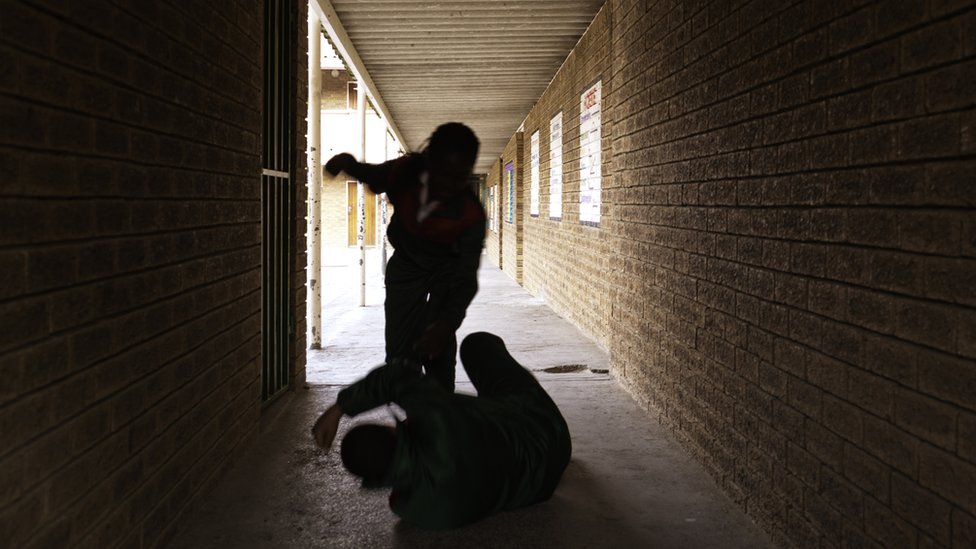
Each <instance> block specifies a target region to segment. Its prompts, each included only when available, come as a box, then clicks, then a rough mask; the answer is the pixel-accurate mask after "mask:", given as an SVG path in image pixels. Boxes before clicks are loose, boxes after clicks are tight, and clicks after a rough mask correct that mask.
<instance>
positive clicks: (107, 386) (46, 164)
mask: <svg viewBox="0 0 976 549" xmlns="http://www.w3.org/2000/svg"><path fill="white" fill-rule="evenodd" d="M237 6H238V7H237V9H217V8H215V7H213V6H211V4H209V3H185V2H150V3H143V2H122V1H118V2H98V1H94V0H93V1H88V2H71V3H65V2H40V1H38V2H15V1H11V2H5V3H4V7H3V11H4V15H3V17H2V19H0V72H2V73H3V74H4V75H5V76H4V78H2V79H0V166H2V168H0V196H2V200H0V226H2V231H0V377H2V378H3V383H2V384H0V438H2V440H3V445H2V448H0V538H2V539H3V540H4V544H5V545H9V546H10V547H41V546H44V547H67V546H72V547H73V546H79V547H99V548H101V547H114V546H119V545H123V544H124V545H126V546H142V547H153V546H156V545H157V544H158V543H159V542H160V541H161V540H165V539H166V537H167V534H168V533H169V532H171V531H172V528H173V525H174V522H175V521H176V520H177V518H178V517H179V516H180V515H181V514H182V513H184V512H186V510H187V509H188V506H189V505H190V504H192V502H193V501H194V500H195V498H196V497H197V496H198V495H199V494H201V493H202V492H204V491H205V490H206V489H207V488H208V486H209V485H210V484H211V483H212V482H213V479H215V478H217V477H218V476H219V474H220V472H221V471H223V470H224V469H225V468H226V467H227V466H228V464H229V463H231V461H232V458H233V456H234V455H235V453H237V452H238V451H239V449H240V448H241V446H242V445H243V444H246V442H247V441H248V439H249V438H250V437H251V436H252V435H253V434H254V430H255V426H256V423H257V420H258V416H259V410H260V403H259V400H260V388H259V380H260V363H261V357H260V353H261V333H260V332H261V317H260V308H261V289H260V285H261V270H260V260H261V246H260V238H261V224H260V217H261V207H260V196H261V191H260V177H259V174H260V170H261V159H260V151H261V108H262V107H261V88H260V86H261V82H262V66H261V59H262V43H261V39H260V37H261V36H262V35H263V33H262V27H263V16H262V3H261V2H254V1H252V2H243V3H238V4H237ZM303 9H304V8H302V9H300V10H299V11H300V12H303ZM304 17H305V16H304V13H299V14H298V15H297V18H296V20H298V21H304ZM297 28H300V29H304V23H303V24H301V25H298V26H297ZM303 34H304V33H300V38H301V40H300V43H299V44H298V45H297V50H298V51H302V52H304V36H301V35H303ZM295 63H296V67H295V74H296V82H301V81H302V80H304V75H305V74H306V72H305V69H304V68H303V67H302V66H301V65H303V64H304V63H305V61H304V55H301V56H297V55H296V59H295ZM299 75H300V76H299ZM297 88H298V89H297V91H296V94H297V95H300V96H301V97H304V90H303V89H302V88H301V86H300V85H298V86H297ZM298 103H299V104H298V105H296V107H295V108H296V112H295V118H294V120H295V121H296V143H295V151H296V153H295V154H296V158H297V157H299V156H301V155H303V154H304V150H305V146H304V137H303V136H304V121H303V120H304V116H305V114H304V113H305V111H304V108H305V107H304V104H302V103H301V102H298ZM294 165H295V166H298V167H301V168H302V169H304V165H305V161H304V159H300V160H296V161H295V162H294ZM304 177H305V176H304V174H303V173H300V172H299V173H296V174H295V180H296V181H299V182H304V181H305V179H304ZM301 188H302V186H301V185H299V186H298V190H296V192H295V195H294V197H293V198H294V200H293V204H294V205H295V211H296V212H299V211H304V207H305V206H304V191H303V190H301ZM303 217H304V215H299V216H296V217H295V223H296V225H295V226H294V227H293V229H292V231H293V235H296V236H295V246H294V249H296V250H302V249H304V241H303V238H302V237H301V236H300V235H302V234H303V233H304V221H303ZM304 261H305V260H304V257H303V254H296V256H295V257H294V281H293V292H294V295H293V299H294V304H295V309H296V321H297V325H296V329H295V336H294V346H293V347H294V350H293V352H294V360H293V370H294V372H293V373H294V375H295V376H296V378H299V379H300V378H303V376H304V374H303V372H304V352H303V351H304V334H305V329H304V325H303V323H302V321H301V319H302V318H304V312H303V311H304V305H303V303H304V296H305V290H304V284H305V275H304Z"/></svg>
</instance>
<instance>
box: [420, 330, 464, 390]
mask: <svg viewBox="0 0 976 549" xmlns="http://www.w3.org/2000/svg"><path fill="white" fill-rule="evenodd" d="M456 357H457V336H453V335H452V336H451V339H450V341H449V342H448V343H447V345H446V346H445V347H444V351H443V352H442V353H441V354H439V355H438V356H436V357H434V358H433V359H431V360H427V361H425V363H424V368H426V369H427V375H429V376H431V377H433V378H434V379H435V380H437V382H438V383H440V384H441V385H442V386H443V387H444V388H445V389H447V390H448V391H450V392H452V393H453V392H454V379H455V373H454V367H455V366H457V358H456Z"/></svg>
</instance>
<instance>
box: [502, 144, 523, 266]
mask: <svg viewBox="0 0 976 549" xmlns="http://www.w3.org/2000/svg"><path fill="white" fill-rule="evenodd" d="M522 158H523V156H522V132H518V133H516V134H515V135H513V136H512V138H511V139H510V140H509V141H508V144H507V145H505V149H504V150H503V151H502V156H501V159H500V162H499V166H500V173H501V185H499V187H498V191H499V192H500V193H501V195H502V196H501V198H500V199H499V200H498V203H499V207H500V208H501V211H500V215H499V216H498V225H500V226H501V255H502V258H501V263H502V270H503V271H505V274H507V275H508V276H510V277H512V278H513V279H515V281H516V282H518V283H519V284H521V283H522V230H523V226H524V225H525V221H524V220H523V219H522V214H523V212H526V211H527V208H525V207H524V206H523V203H522V195H523V193H522V188H523V187H524V184H523V181H522V174H523V173H525V171H524V170H523V166H522ZM509 162H511V163H512V169H513V172H512V173H514V175H515V177H514V179H515V181H514V189H511V190H509V186H510V185H511V182H510V181H508V179H507V178H508V175H507V173H506V171H505V166H506V165H507V164H508V163H509ZM513 198H514V199H513ZM509 212H511V216H512V217H511V222H509Z"/></svg>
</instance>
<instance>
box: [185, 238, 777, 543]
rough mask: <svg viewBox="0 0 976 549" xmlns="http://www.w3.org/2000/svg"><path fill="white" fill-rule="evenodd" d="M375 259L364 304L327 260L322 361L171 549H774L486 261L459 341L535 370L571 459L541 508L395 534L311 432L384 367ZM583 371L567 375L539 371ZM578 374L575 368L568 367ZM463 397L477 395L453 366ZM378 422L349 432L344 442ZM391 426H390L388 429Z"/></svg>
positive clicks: (601, 359)
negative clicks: (469, 340) (498, 343)
mask: <svg viewBox="0 0 976 549" xmlns="http://www.w3.org/2000/svg"><path fill="white" fill-rule="evenodd" d="M377 257H378V255H377V254H376V252H375V251H371V252H370V254H369V259H368V261H367V265H368V266H370V267H371V268H370V269H369V272H370V274H369V276H368V279H367V306H366V307H362V308H360V307H358V306H357V305H358V298H359V292H358V267H353V266H352V265H356V259H357V258H356V257H355V255H354V254H353V253H352V252H350V251H348V250H345V249H343V250H334V251H332V252H331V253H330V254H327V257H326V258H325V264H326V267H325V270H326V273H327V274H326V282H327V284H326V285H325V286H324V292H323V309H324V310H325V311H326V317H325V319H324V320H323V322H324V323H325V324H326V329H325V330H324V333H323V335H324V337H323V350H320V351H310V352H309V365H308V387H307V389H299V390H298V391H295V392H294V393H292V394H290V395H289V397H287V398H285V399H283V400H282V401H280V402H277V403H275V404H274V405H273V406H271V407H270V408H269V409H268V410H267V411H266V412H265V417H264V418H263V419H262V426H261V430H262V433H261V435H260V437H259V439H258V441H257V442H256V443H255V444H254V445H252V446H251V447H250V448H249V449H248V450H247V451H246V453H245V454H244V455H243V456H241V457H240V458H239V460H238V462H237V463H236V464H235V465H234V466H233V467H232V468H231V470H230V471H229V472H228V473H227V475H226V476H225V477H224V478H223V479H222V480H221V481H220V482H219V483H218V484H217V486H216V488H215V489H214V490H213V492H211V494H210V495H208V496H207V497H205V498H204V501H202V502H201V503H200V504H199V505H198V508H197V510H196V512H195V513H194V514H193V516H192V518H190V519H189V520H187V521H186V522H185V523H184V524H182V525H180V531H179V532H178V533H177V535H176V537H175V538H174V539H173V540H172V541H171V542H170V543H169V545H168V546H167V547H169V548H172V549H177V548H179V549H184V548H198V547H199V548H203V547H207V548H209V547H231V548H238V549H251V548H254V549H256V548H290V547H351V548H364V547H424V548H427V547H451V548H455V547H465V548H468V547H492V548H501V547H533V548H536V547H538V548H544V547H552V548H563V547H568V548H575V547H654V548H678V547H681V548H730V547H749V548H752V547H769V546H770V542H769V541H768V538H767V537H766V536H765V535H764V534H763V533H762V532H761V531H760V530H759V529H758V528H757V527H756V526H755V525H754V524H753V523H752V522H751V521H750V520H749V518H748V517H746V516H745V515H744V514H743V513H742V512H741V511H740V510H739V509H738V508H737V507H735V506H734V504H733V503H732V502H731V501H730V500H729V499H728V498H727V497H725V496H724V495H723V494H722V493H721V492H720V491H719V490H718V488H717V487H716V486H715V484H714V483H713V482H712V481H711V479H710V478H709V477H708V475H707V474H706V473H705V471H704V470H703V469H702V468H701V467H700V466H698V464H697V463H695V462H693V461H692V460H691V458H690V457H689V456H688V454H687V453H685V452H684V451H683V450H682V449H681V448H680V447H679V446H678V445H677V443H675V442H674V441H673V440H671V439H670V438H669V436H668V435H667V433H666V432H665V431H664V430H663V429H661V428H660V427H659V426H658V424H657V423H656V422H654V421H653V420H652V419H650V417H649V416H648V415H647V414H646V413H645V412H644V411H643V410H641V408H640V407H639V406H638V405H637V404H636V403H634V402H633V400H631V398H630V397H629V396H628V395H627V394H626V393H625V392H624V391H623V390H622V389H620V388H619V387H618V386H617V384H616V382H615V381H614V380H613V378H612V377H611V376H610V375H608V374H607V373H605V372H606V371H607V368H608V357H607V354H606V352H604V351H603V350H601V349H600V348H599V347H598V346H597V345H595V344H594V343H593V342H591V341H590V340H589V339H587V338H586V337H585V336H584V335H582V334H581V333H580V332H579V331H578V330H577V329H576V328H574V327H573V326H571V325H570V324H569V323H568V322H566V321H564V320H563V319H561V318H560V317H559V316H558V315H556V314H555V313H553V312H552V311H551V310H550V309H549V308H548V307H547V306H546V305H544V304H543V303H542V301H541V300H539V299H537V298H534V297H532V296H531V295H530V294H528V293H527V292H526V291H524V290H523V289H522V288H521V287H519V286H518V285H517V284H516V283H515V282H514V281H513V280H512V279H510V278H509V277H508V276H507V275H505V274H504V273H502V272H501V271H500V270H498V269H497V268H495V267H494V266H492V265H490V264H487V261H484V262H483V264H482V269H481V272H480V284H481V289H480V291H479V293H478V296H477V297H476V298H475V300H474V302H473V303H472V305H471V307H470V309H469V311H468V317H467V319H466V320H465V323H464V325H463V326H462V328H461V333H459V336H462V335H463V334H467V333H470V332H473V331H482V330H483V331H489V332H493V333H495V334H497V335H499V336H501V337H502V338H503V339H504V340H505V341H506V343H507V345H508V347H509V350H510V352H511V353H512V355H513V356H514V357H515V358H516V359H518V360H519V361H520V362H522V363H523V364H524V365H525V366H527V367H528V368H530V369H532V370H534V371H535V373H536V376H537V377H538V378H539V380H540V381H541V382H542V384H543V386H544V387H545V388H546V389H547V390H548V391H549V393H550V394H551V395H552V397H553V399H554V400H555V401H556V403H557V404H558V405H559V407H560V409H561V410H562V412H563V415H564V416H565V418H566V421H567V423H568V424H569V428H570V432H571V433H572V436H573V458H572V461H571V462H570V464H569V467H568V468H567V469H566V472H565V474H564V475H563V479H562V482H561V484H560V486H559V488H557V490H556V493H555V495H554V496H553V498H552V499H551V500H549V501H548V502H545V503H542V504H539V505H536V506H533V507H530V508H526V509H521V510H518V511H514V512H507V513H502V514H499V515H496V516H493V517H490V518H488V519H486V520H483V521H481V522H479V523H477V524H474V525H471V526H468V527H465V528H462V529H458V530H452V531H425V530H421V529H418V528H415V527H412V526H410V525H408V524H404V523H402V522H400V521H399V520H398V519H397V517H396V516H395V515H393V513H392V512H391V511H390V510H389V507H388V506H387V496H388V492H387V491H385V490H379V491H365V490H362V489H360V487H359V484H358V482H357V481H356V480H355V479H354V478H353V477H352V476H351V475H349V474H348V473H346V471H345V470H344V469H343V468H342V466H341V463H340V462H339V458H338V455H337V452H335V451H333V452H332V453H330V454H328V455H326V454H323V453H322V452H321V451H319V450H318V449H316V448H315V446H314V445H313V443H312V440H311V437H310V436H309V429H310V427H311V425H312V422H313V421H314V419H315V418H316V417H317V415H318V414H319V413H320V412H321V411H322V410H323V409H324V408H325V407H327V406H328V405H329V404H331V403H332V402H333V401H334V399H335V395H336V393H337V392H338V390H339V389H340V388H341V387H342V386H344V385H346V384H348V383H349V382H351V381H354V380H356V379H358V378H359V377H361V376H362V375H364V374H365V373H366V372H367V371H368V370H369V369H370V368H371V367H373V366H375V365H376V364H377V363H378V362H379V361H380V360H382V358H383V342H382V340H383V338H382V332H383V308H382V300H383V288H382V277H381V276H380V275H379V271H378V269H377V268H376V264H377V261H376V259H377ZM574 365H582V366H584V368H583V369H582V370H579V371H575V372H570V373H547V372H544V371H543V370H544V369H546V368H551V367H558V366H574ZM564 369H572V368H564ZM458 381H459V383H458V390H459V391H464V392H473V390H472V387H471V385H470V383H469V382H468V381H467V378H466V377H465V376H464V371H463V369H461V368H460V365H459V368H458ZM364 419H372V420H374V421H375V420H377V419H378V420H389V414H388V413H387V412H385V411H383V410H378V411H374V412H371V413H370V414H367V415H366V416H361V417H359V418H356V419H355V420H352V421H344V422H343V425H342V426H341V429H340V433H339V436H340V437H341V436H342V433H343V432H344V431H345V430H346V429H348V428H349V426H350V425H353V424H355V422H356V421H361V420H364ZM391 423H392V422H391Z"/></svg>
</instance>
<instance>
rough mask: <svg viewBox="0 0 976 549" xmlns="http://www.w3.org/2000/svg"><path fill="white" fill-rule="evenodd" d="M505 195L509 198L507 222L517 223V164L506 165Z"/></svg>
mask: <svg viewBox="0 0 976 549" xmlns="http://www.w3.org/2000/svg"><path fill="white" fill-rule="evenodd" d="M504 177H505V190H506V191H507V192H506V193H505V195H506V196H508V205H507V209H506V214H505V221H506V222H508V223H514V222H515V163H514V162H509V163H508V164H505V176H504Z"/></svg>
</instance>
